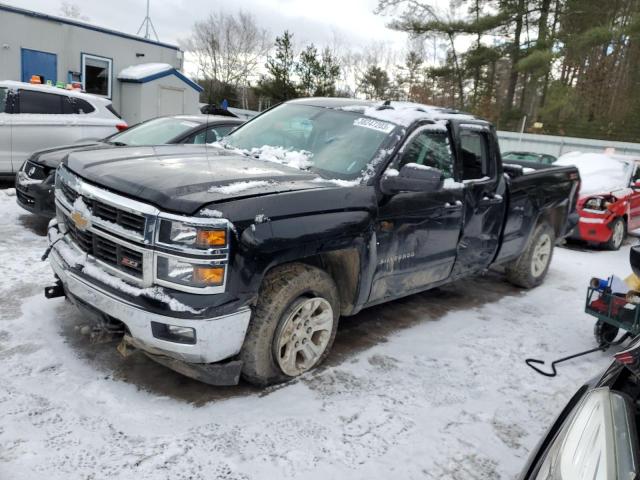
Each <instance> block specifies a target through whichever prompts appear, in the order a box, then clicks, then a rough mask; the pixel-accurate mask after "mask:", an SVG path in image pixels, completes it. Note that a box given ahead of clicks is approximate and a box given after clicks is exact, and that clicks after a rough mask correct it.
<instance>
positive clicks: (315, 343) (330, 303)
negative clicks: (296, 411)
mask: <svg viewBox="0 0 640 480" xmlns="http://www.w3.org/2000/svg"><path fill="white" fill-rule="evenodd" d="M339 298H340V297H339V295H338V289H337V287H336V285H335V282H334V281H333V279H332V278H331V277H330V276H329V274H328V273H326V272H325V271H323V270H321V269H319V268H316V267H312V266H309V265H305V264H302V263H293V264H289V265H284V266H282V267H276V268H274V269H273V270H271V271H270V272H269V273H268V274H267V276H266V277H265V279H264V281H263V284H262V287H261V289H260V293H259V297H258V303H257V304H256V307H255V309H254V312H253V315H252V317H251V322H250V324H249V330H248V332H247V336H246V339H245V342H244V345H243V347H242V351H241V352H240V357H241V359H242V361H243V367H242V376H243V378H244V379H245V380H247V381H248V382H250V383H253V384H256V385H262V386H266V385H272V384H275V383H280V382H284V381H287V380H290V379H291V378H293V377H296V376H298V375H301V374H302V373H305V372H306V371H309V370H311V369H313V368H315V367H316V366H317V365H319V364H320V363H322V362H323V361H324V359H325V358H326V357H327V356H328V355H329V352H330V350H331V346H332V345H333V340H334V339H335V336H336V330H337V328H338V318H339V312H340V300H339Z"/></svg>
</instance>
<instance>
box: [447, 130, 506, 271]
mask: <svg viewBox="0 0 640 480" xmlns="http://www.w3.org/2000/svg"><path fill="white" fill-rule="evenodd" d="M457 138H458V142H459V143H458V145H457V150H458V152H459V154H458V155H459V158H460V160H461V161H460V162H459V164H460V167H461V171H462V179H463V182H464V204H465V210H464V220H463V222H464V228H463V231H462V236H461V238H460V243H459V244H458V252H457V259H456V265H455V268H454V271H453V276H457V275H459V274H465V275H466V274H469V273H471V272H474V271H481V270H484V269H486V268H487V267H488V266H489V265H490V264H491V262H492V261H493V258H494V257H495V255H496V253H497V251H498V248H499V246H500V233H501V232H502V223H503V221H504V218H505V209H506V200H505V198H504V195H505V190H506V182H505V179H504V177H503V175H502V172H501V171H499V169H498V165H499V162H498V158H499V155H500V152H499V149H498V145H497V143H496V142H495V140H494V138H495V137H494V135H492V134H491V132H490V130H489V129H488V127H482V126H480V125H467V126H465V125H464V124H463V125H460V126H459V133H458V136H457Z"/></svg>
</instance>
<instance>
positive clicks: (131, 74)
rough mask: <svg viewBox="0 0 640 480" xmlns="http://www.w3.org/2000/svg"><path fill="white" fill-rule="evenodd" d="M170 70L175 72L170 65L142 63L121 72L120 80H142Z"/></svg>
mask: <svg viewBox="0 0 640 480" xmlns="http://www.w3.org/2000/svg"><path fill="white" fill-rule="evenodd" d="M168 70H173V66H171V65H169V64H168V63H141V64H139V65H131V66H130V67H127V68H125V69H123V70H121V71H120V73H119V74H118V80H142V79H143V78H146V77H150V76H151V75H156V74H158V73H162V72H166V71H168Z"/></svg>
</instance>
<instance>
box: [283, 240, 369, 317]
mask: <svg viewBox="0 0 640 480" xmlns="http://www.w3.org/2000/svg"><path fill="white" fill-rule="evenodd" d="M287 263H305V264H307V265H312V266H314V267H316V268H319V269H321V270H324V271H325V272H327V273H328V274H329V275H330V276H331V278H332V279H333V281H334V282H335V283H336V286H337V287H338V294H339V296H340V314H341V315H349V314H350V313H351V312H352V311H353V309H354V307H355V303H356V296H357V294H358V282H359V280H360V255H359V253H358V250H357V249H355V248H351V249H344V250H336V251H333V252H327V253H319V254H317V255H311V256H309V257H304V258H300V259H298V260H295V261H292V262H287ZM278 266H282V265H278Z"/></svg>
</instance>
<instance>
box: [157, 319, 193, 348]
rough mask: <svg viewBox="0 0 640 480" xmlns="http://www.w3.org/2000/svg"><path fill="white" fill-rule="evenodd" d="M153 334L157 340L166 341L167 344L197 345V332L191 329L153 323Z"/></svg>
mask: <svg viewBox="0 0 640 480" xmlns="http://www.w3.org/2000/svg"><path fill="white" fill-rule="evenodd" d="M151 333H152V334H153V336H154V337H155V338H158V339H160V340H166V341H167V342H173V343H182V344H185V345H195V343H196V330H195V328H191V327H181V326H178V325H168V324H166V323H159V322H151Z"/></svg>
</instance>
